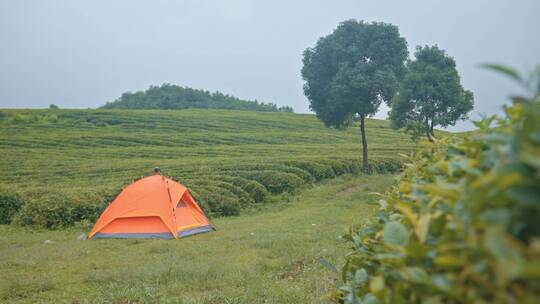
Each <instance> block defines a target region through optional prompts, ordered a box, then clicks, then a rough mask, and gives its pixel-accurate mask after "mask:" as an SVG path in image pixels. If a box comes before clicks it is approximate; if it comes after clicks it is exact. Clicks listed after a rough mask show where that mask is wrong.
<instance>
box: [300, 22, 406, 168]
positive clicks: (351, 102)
mask: <svg viewBox="0 0 540 304" xmlns="http://www.w3.org/2000/svg"><path fill="white" fill-rule="evenodd" d="M407 56H408V51H407V42H406V40H405V38H403V37H401V36H400V34H399V30H398V27H397V26H394V25H391V24H387V23H382V22H373V23H366V22H364V21H357V20H347V21H344V22H342V23H340V24H339V26H338V27H337V28H336V29H335V30H334V32H333V33H331V34H330V35H328V36H325V37H322V38H320V39H319V40H318V41H317V44H316V45H315V46H314V47H313V48H308V49H306V50H305V51H304V54H303V68H302V78H303V79H304V81H305V84H304V94H305V95H306V97H307V98H308V99H309V102H310V109H311V110H313V111H314V112H315V113H316V115H317V117H318V118H319V119H320V120H322V121H323V122H324V124H325V125H326V126H327V127H335V128H345V127H347V126H350V125H351V124H352V122H353V120H354V118H358V120H359V121H360V134H361V138H362V148H363V155H362V156H363V165H364V170H366V171H368V170H369V164H368V145H367V139H366V132H365V119H366V117H369V116H372V115H374V114H375V113H376V112H377V111H378V109H379V106H380V104H381V102H383V101H384V102H389V100H390V99H391V98H392V97H393V96H394V94H395V93H396V91H397V89H398V87H399V81H400V79H402V77H403V76H404V74H405V66H404V63H405V60H406V59H407Z"/></svg>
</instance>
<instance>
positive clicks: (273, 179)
mask: <svg viewBox="0 0 540 304" xmlns="http://www.w3.org/2000/svg"><path fill="white" fill-rule="evenodd" d="M248 176H249V177H250V178H252V179H254V180H256V181H258V182H259V183H261V184H262V185H263V186H264V187H265V188H266V189H267V190H268V191H269V192H270V193H273V194H278V193H282V192H293V191H294V190H295V189H297V188H299V187H300V186H302V184H304V181H303V180H302V179H301V178H299V177H298V176H296V175H294V174H292V173H285V172H279V171H270V170H268V171H259V172H255V173H251V174H249V175H248Z"/></svg>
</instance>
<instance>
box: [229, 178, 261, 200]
mask: <svg viewBox="0 0 540 304" xmlns="http://www.w3.org/2000/svg"><path fill="white" fill-rule="evenodd" d="M232 183H233V184H234V185H238V186H239V187H241V188H242V189H244V191H246V192H247V193H248V194H249V195H250V196H251V199H252V200H253V202H254V203H261V202H263V201H264V200H265V199H266V197H267V196H268V195H269V193H268V190H266V188H265V187H264V186H263V185H261V184H260V183H258V182H256V181H254V180H248V179H245V178H241V177H236V178H234V179H233V180H232Z"/></svg>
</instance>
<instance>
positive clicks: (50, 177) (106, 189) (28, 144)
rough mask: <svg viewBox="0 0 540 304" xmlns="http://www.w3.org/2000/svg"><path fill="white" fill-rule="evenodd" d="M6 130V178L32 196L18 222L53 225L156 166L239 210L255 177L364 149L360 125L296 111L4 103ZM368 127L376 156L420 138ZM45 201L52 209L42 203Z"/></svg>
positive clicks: (285, 187)
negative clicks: (335, 123)
mask: <svg viewBox="0 0 540 304" xmlns="http://www.w3.org/2000/svg"><path fill="white" fill-rule="evenodd" d="M0 131H1V132H0V154H1V155H2V157H1V158H0V169H1V170H2V174H1V175H0V188H1V187H4V188H7V189H10V190H13V191H14V192H16V193H18V194H20V195H21V196H22V197H23V200H25V201H27V202H29V204H27V205H28V206H32V208H27V209H25V210H23V211H24V212H25V216H24V217H23V219H22V220H21V221H20V222H22V223H23V224H30V225H32V224H35V225H40V226H47V227H48V226H55V225H56V224H58V223H62V221H65V222H66V223H68V224H70V223H71V222H73V221H77V220H79V219H80V218H84V217H85V216H86V215H85V214H91V216H87V217H89V218H90V220H92V219H93V218H92V217H95V215H96V211H95V210H90V211H88V212H87V210H88V208H86V207H85V208H86V209H84V208H82V207H81V208H79V209H74V210H75V211H73V210H72V209H69V210H67V211H66V207H65V206H80V205H82V206H87V205H100V206H102V205H103V204H104V203H106V202H108V201H109V200H110V199H111V198H112V197H114V195H115V194H116V193H118V191H119V190H120V189H121V187H122V186H124V185H126V184H128V183H130V182H132V181H133V180H134V179H137V178H139V177H141V176H142V175H145V174H150V173H151V171H152V169H153V168H154V167H156V166H159V167H161V168H162V171H163V172H164V174H165V175H168V176H171V177H173V178H175V179H177V180H179V181H180V182H182V183H184V184H186V185H187V186H188V187H189V188H190V189H191V190H192V191H194V192H195V194H196V197H197V198H200V200H201V201H202V204H203V205H205V206H204V207H205V208H206V210H207V211H212V212H213V213H217V214H220V213H221V214H227V213H232V214H234V213H235V212H236V211H237V210H232V209H230V208H229V209H228V204H229V205H232V204H239V206H235V208H236V207H245V206H246V205H251V204H252V203H253V202H256V201H257V193H252V192H253V191H251V190H253V187H252V186H253V185H252V184H251V185H248V184H249V183H250V182H251V183H256V184H260V185H258V186H261V185H262V186H263V187H264V188H262V190H265V188H266V190H268V191H270V192H271V193H273V194H276V193H282V192H292V191H294V189H296V188H298V187H300V186H302V185H304V184H309V183H312V182H314V181H317V180H321V179H323V178H331V177H334V176H336V175H340V174H342V173H347V172H351V171H354V169H358V165H359V164H360V155H361V147H360V144H359V130H358V128H357V127H354V128H351V129H348V130H335V129H330V128H325V127H324V126H323V125H322V123H320V122H319V121H318V120H317V119H316V117H315V116H314V115H307V114H292V113H260V112H247V111H229V110H181V111H168V110H1V111H0ZM367 134H368V141H369V149H370V150H369V151H370V159H371V161H372V162H373V163H374V164H375V165H377V164H381V166H383V167H384V165H385V164H386V163H390V164H391V163H392V162H393V163H395V162H396V161H397V160H398V159H399V156H398V154H399V153H407V152H409V151H411V150H412V149H413V148H414V144H413V142H412V141H411V140H410V139H409V137H408V136H407V135H405V134H403V133H401V132H398V131H395V130H392V129H391V128H390V126H389V123H388V122H387V121H382V120H369V121H368V122H367ZM394 167H395V166H394ZM257 189H258V188H257ZM250 191H251V192H250ZM263 194H264V193H263ZM45 204H47V205H51V206H53V207H51V208H52V209H51V210H40V207H41V206H43V205H45ZM100 208H101V209H102V207H99V208H98V211H99V210H101V209H100ZM53 209H54V210H53ZM231 210H232V211H231ZM20 214H23V213H20ZM57 214H62V215H61V216H58V218H54V217H55V216H56V215H57Z"/></svg>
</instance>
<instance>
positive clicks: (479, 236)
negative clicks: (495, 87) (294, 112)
mask: <svg viewBox="0 0 540 304" xmlns="http://www.w3.org/2000/svg"><path fill="white" fill-rule="evenodd" d="M539 71H540V70H539ZM506 114H507V118H506V119H496V118H489V119H486V120H484V121H482V122H478V123H477V126H478V127H479V128H480V131H478V132H475V133H473V134H470V135H468V136H466V137H465V138H464V139H462V140H458V141H456V142H451V141H450V140H449V139H444V140H440V141H439V142H437V143H435V144H427V146H426V148H425V149H423V150H421V151H419V152H418V153H416V155H415V156H414V157H412V158H411V159H410V162H409V163H408V164H407V166H406V169H405V171H404V172H403V174H402V176H401V179H400V182H399V185H398V186H396V187H394V188H393V189H392V190H391V191H390V192H389V193H388V194H386V195H385V196H384V198H383V199H381V200H380V201H379V205H380V208H379V211H378V213H377V217H376V221H374V222H373V223H369V224H365V225H363V226H360V227H352V228H351V230H350V232H349V233H348V234H347V235H346V236H345V239H346V240H348V242H349V244H350V245H351V247H352V252H351V253H350V254H348V255H347V258H346V263H345V266H344V267H343V270H342V280H343V282H344V284H343V285H342V286H340V287H339V292H338V295H337V297H339V299H340V301H342V302H344V303H540V262H539V261H540V225H539V221H540V220H539V219H540V187H539V185H540V101H538V100H536V101H534V102H524V103H516V104H515V105H514V106H512V107H509V108H506ZM494 121H497V122H498V125H497V126H496V128H492V127H491V125H492V123H493V122H494Z"/></svg>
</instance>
